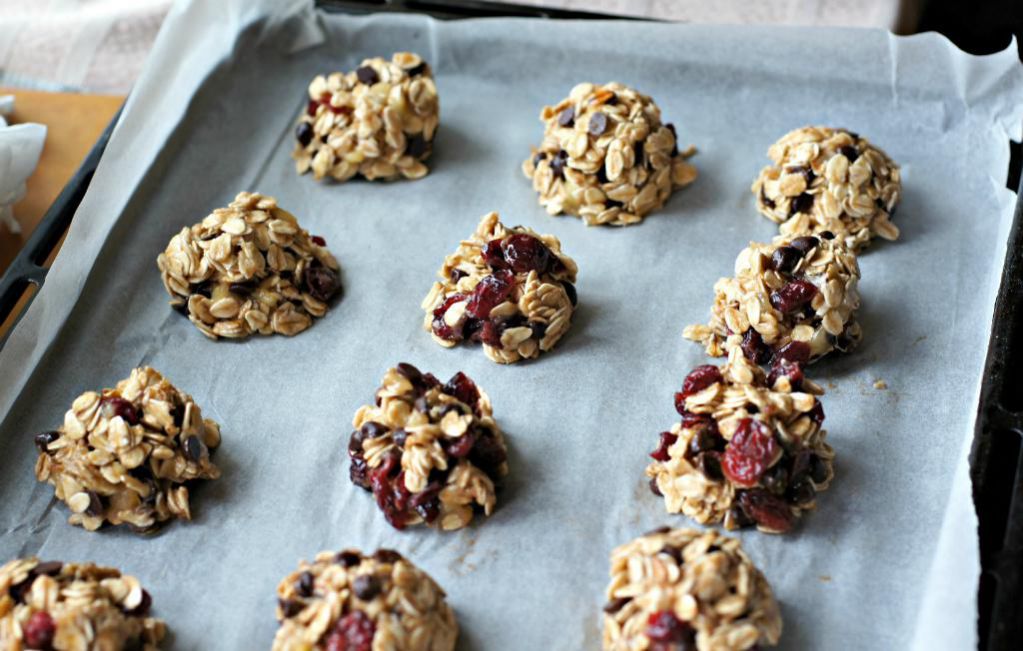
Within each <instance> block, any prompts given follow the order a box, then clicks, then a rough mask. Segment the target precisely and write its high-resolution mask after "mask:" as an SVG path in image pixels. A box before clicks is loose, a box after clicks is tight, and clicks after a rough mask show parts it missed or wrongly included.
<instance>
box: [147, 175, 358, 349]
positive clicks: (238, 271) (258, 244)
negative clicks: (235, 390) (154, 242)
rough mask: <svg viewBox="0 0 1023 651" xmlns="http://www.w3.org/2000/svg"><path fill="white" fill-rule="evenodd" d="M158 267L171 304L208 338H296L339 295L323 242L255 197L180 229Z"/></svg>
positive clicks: (271, 202)
mask: <svg viewBox="0 0 1023 651" xmlns="http://www.w3.org/2000/svg"><path fill="white" fill-rule="evenodd" d="M156 264H157V266H158V267H159V268H160V275H161V276H162V278H163V286H164V287H165V288H166V289H167V293H169V294H170V295H171V297H172V300H171V307H173V308H174V309H176V310H178V311H179V312H181V313H182V314H185V315H187V316H188V319H189V320H190V321H191V322H192V323H193V324H194V325H195V327H197V328H199V330H200V332H202V333H203V334H204V335H206V336H207V337H209V338H211V339H218V338H220V337H225V338H231V339H242V338H245V337H248V336H250V335H255V334H261V335H269V334H282V335H287V336H291V335H296V334H298V333H300V332H302V331H303V330H305V329H306V328H308V327H309V326H310V325H312V322H313V319H316V318H319V317H322V316H323V315H324V314H326V313H327V308H328V305H329V304H330V302H331V300H332V299H333V298H334V297H335V296H336V295H337V294H338V293H339V292H340V290H341V277H340V275H339V272H340V268H339V267H338V264H337V260H335V259H334V256H333V255H331V253H330V251H328V250H327V243H326V241H324V239H323V238H322V237H317V236H315V235H314V236H310V235H309V233H308V231H305V230H303V229H302V228H301V227H300V226H299V225H298V220H297V219H295V216H294V215H292V214H291V213H289V212H288V211H286V210H284V209H282V208H280V207H279V206H278V205H277V200H276V199H274V198H273V197H267V196H264V195H261V194H258V193H254V192H242V193H240V194H239V195H238V196H237V197H235V199H234V201H232V202H231V205H229V206H228V207H227V208H217V209H216V210H214V211H213V212H212V213H211V214H210V215H209V216H207V217H206V218H205V219H203V220H202V221H201V222H199V223H198V224H195V225H194V226H191V227H187V228H183V229H181V232H180V233H178V234H177V235H175V236H174V237H173V238H171V241H170V243H169V244H168V245H167V249H166V250H165V251H164V252H163V253H161V254H160V255H159V257H157V259H156Z"/></svg>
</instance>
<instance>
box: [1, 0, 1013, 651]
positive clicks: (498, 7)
mask: <svg viewBox="0 0 1023 651" xmlns="http://www.w3.org/2000/svg"><path fill="white" fill-rule="evenodd" d="M317 5H318V6H319V7H320V8H322V9H323V10H325V11H330V12H346V13H362V14H365V13H372V12H382V11H386V12H416V13H425V14H429V15H431V16H434V17H436V18H441V19H451V20H456V19H459V18H478V17H488V16H489V17H493V16H520V17H532V18H560V19H600V18H604V19H606V18H615V19H620V18H621V17H618V16H608V15H604V14H597V13H591V12H585V11H574V10H563V9H546V8H538V7H526V6H520V5H512V4H503V3H496V2H483V1H476V0H469V1H461V2H455V1H452V0H432V1H424V0H317ZM118 117H119V114H118V116H115V117H114V119H113V120H112V121H111V123H110V125H109V126H108V127H107V128H106V129H105V130H104V132H103V134H102V135H101V136H100V138H99V140H98V141H97V142H96V144H95V145H94V146H93V148H92V150H91V151H90V153H89V155H88V156H87V157H86V159H85V161H84V162H83V163H82V166H81V167H80V168H79V169H78V171H77V172H76V173H75V175H74V177H73V178H72V179H71V181H70V182H69V183H68V184H67V186H66V187H65V188H64V190H63V191H62V192H61V194H60V195H59V196H58V197H57V199H56V201H54V203H53V205H52V206H51V207H50V209H49V210H48V211H47V213H46V215H45V216H44V217H43V219H42V221H41V222H40V223H39V225H38V226H37V227H36V229H35V231H34V232H33V233H32V234H31V236H30V237H29V239H28V241H27V243H26V245H25V247H24V248H23V249H22V251H21V252H20V253H19V255H18V256H17V257H16V258H15V260H14V261H13V263H12V264H11V266H10V268H9V269H7V271H6V272H5V273H4V275H3V276H2V277H0V323H3V322H5V321H7V320H8V319H9V318H12V323H11V328H10V330H13V327H14V325H16V323H17V320H18V318H19V317H20V316H21V314H23V313H24V309H27V307H28V304H29V303H31V299H32V297H34V295H35V294H32V295H31V296H30V297H29V299H28V300H27V301H25V303H24V307H23V309H22V310H21V312H20V313H18V314H15V310H16V309H18V306H19V301H20V299H21V298H22V296H24V295H25V294H26V292H29V291H30V290H31V289H32V288H33V287H34V288H35V289H36V290H37V291H38V289H39V288H41V287H42V285H43V284H44V283H45V281H46V274H47V271H48V268H47V267H46V266H45V263H46V260H47V259H48V258H49V257H50V255H51V254H52V253H53V251H54V250H55V249H56V247H57V246H58V244H59V242H60V241H61V238H62V236H63V234H64V233H65V232H66V230H67V228H68V226H69V225H70V224H71V219H72V217H73V216H74V214H75V212H76V210H77V209H78V205H79V203H80V202H81V200H82V198H83V197H84V195H85V192H86V190H87V189H88V187H89V183H90V181H91V180H92V176H93V173H94V172H95V171H96V167H97V165H98V164H99V161H100V159H101V157H102V156H103V152H104V150H105V148H106V145H107V142H108V141H109V139H110V135H111V133H112V131H113V128H114V125H115V124H116V123H117V120H118ZM1010 146H1011V148H1012V162H1011V163H1010V166H1009V174H1008V178H1007V179H1006V185H1007V187H1009V188H1011V189H1016V190H1017V200H1016V209H1015V214H1014V219H1013V225H1012V228H1011V231H1010V234H1009V240H1008V244H1007V254H1006V259H1005V266H1004V268H1003V271H1002V279H1001V284H1000V288H999V292H998V296H997V299H996V302H995V312H994V319H993V326H992V331H991V339H990V342H989V344H988V355H987V362H986V365H985V371H984V378H983V382H982V386H981V394H980V401H979V404H978V406H977V409H978V412H977V414H978V418H977V429H976V432H975V434H974V440H973V446H972V450H971V455H970V474H971V479H972V482H973V496H974V503H975V505H976V508H977V513H978V516H979V521H980V529H979V534H980V552H981V565H982V574H981V578H980V584H979V586H977V590H978V596H979V600H978V603H979V613H978V633H979V645H978V647H979V648H980V649H983V650H985V651H1003V650H1004V651H1008V650H1010V649H1019V648H1023V618H1021V617H1020V616H1019V609H1020V604H1021V603H1023V342H1021V341H1019V340H1017V335H1021V336H1023V182H1021V181H1023V179H1021V176H1023V175H1021V167H1023V165H1021V160H1023V156H1021V155H1020V150H1021V147H1020V145H1019V143H1010ZM8 333H9V331H8ZM6 340H7V335H4V336H3V337H2V338H0V348H3V345H4V344H5V343H6Z"/></svg>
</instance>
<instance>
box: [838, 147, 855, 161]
mask: <svg viewBox="0 0 1023 651" xmlns="http://www.w3.org/2000/svg"><path fill="white" fill-rule="evenodd" d="M838 152H839V153H840V154H842V155H843V156H845V157H846V158H848V159H849V162H850V163H853V162H855V161H856V159H857V158H859V157H860V150H859V149H857V148H856V147H853V146H852V145H846V146H845V147H839V148H838Z"/></svg>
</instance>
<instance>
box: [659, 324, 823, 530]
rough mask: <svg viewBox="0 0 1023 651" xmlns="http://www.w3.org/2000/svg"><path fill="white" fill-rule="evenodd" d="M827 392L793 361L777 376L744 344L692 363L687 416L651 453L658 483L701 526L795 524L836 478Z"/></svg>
mask: <svg viewBox="0 0 1023 651" xmlns="http://www.w3.org/2000/svg"><path fill="white" fill-rule="evenodd" d="M792 345H793V346H795V347H799V346H801V345H802V346H805V344H792ZM822 393H823V390H822V389H821V388H820V387H818V386H817V385H815V384H814V383H813V382H811V381H810V380H808V379H805V378H804V377H803V373H802V370H801V368H800V366H799V364H798V363H789V362H787V361H786V360H784V359H780V360H779V362H778V363H777V364H776V365H775V366H774V367H773V368H772V369H771V372H770V373H769V374H766V373H764V371H763V370H761V369H760V367H758V366H756V365H754V364H751V363H749V362H748V361H746V359H745V358H744V357H742V355H741V354H740V353H739V352H738V351H736V352H735V353H733V354H732V357H731V359H730V360H729V362H728V363H727V364H724V365H723V366H720V367H719V366H712V365H705V366H699V367H697V368H695V369H693V371H692V372H691V373H690V374H689V375H688V376H686V379H685V381H684V382H683V384H682V390H681V391H680V392H678V393H676V394H675V408H676V410H677V411H678V412H679V414H680V415H681V416H682V421H681V422H680V423H676V424H675V425H674V426H673V427H672V428H671V430H670V431H667V432H662V433H661V435H660V441H659V442H658V445H657V449H655V450H654V451H653V452H652V453H651V454H650V457H651V458H652V459H653V462H651V463H650V465H649V466H648V467H647V469H646V474H647V476H648V477H650V478H651V481H650V488H651V490H653V491H654V493H655V494H656V495H663V496H664V506H665V509H666V510H667V511H668V512H669V513H683V514H685V515H687V516H689V517H691V518H693V519H694V520H696V521H697V522H699V523H701V524H713V523H718V522H722V521H723V522H724V525H725V527H726V528H728V529H738V528H740V527H744V526H749V525H756V527H757V528H758V529H759V530H761V531H764V532H768V533H784V532H786V531H789V530H790V529H791V528H792V527H793V526H794V525H795V522H796V520H797V519H798V518H799V517H800V516H801V515H802V514H803V513H804V512H806V511H809V510H812V509H814V508H816V497H817V493H819V492H821V491H823V490H826V489H827V488H828V486H829V485H830V484H831V479H832V477H833V476H834V469H833V459H834V456H835V454H834V451H833V450H832V449H831V446H829V445H828V444H827V443H826V442H825V438H826V437H827V432H825V431H824V430H823V429H821V425H822V423H823V422H824V410H823V409H822V408H821V403H820V401H819V400H818V399H817V395H820V394H822Z"/></svg>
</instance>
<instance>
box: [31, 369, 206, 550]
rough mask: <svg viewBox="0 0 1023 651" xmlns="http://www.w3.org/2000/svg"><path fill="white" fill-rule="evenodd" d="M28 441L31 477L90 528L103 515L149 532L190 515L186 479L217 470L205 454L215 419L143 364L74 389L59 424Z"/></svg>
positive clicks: (107, 520)
mask: <svg viewBox="0 0 1023 651" xmlns="http://www.w3.org/2000/svg"><path fill="white" fill-rule="evenodd" d="M35 443H36V447H37V448H38V449H39V458H38V459H37V460H36V468H35V474H36V479H38V480H39V481H45V482H49V483H50V484H52V485H53V486H54V489H55V494H56V497H57V499H59V500H61V501H63V502H64V503H65V504H67V506H68V508H69V509H71V517H70V518H69V519H68V522H70V523H71V524H75V525H80V526H82V527H85V528H86V529H88V530H90V531H95V530H96V529H99V528H100V527H101V526H103V524H105V523H109V524H112V525H119V524H127V525H129V526H130V527H131V529H132V530H134V531H136V532H137V533H148V532H150V531H153V530H155V529H156V528H157V527H158V526H159V525H160V523H162V522H165V521H167V520H170V519H172V518H180V519H183V520H189V519H191V509H190V507H189V505H188V483H189V482H191V481H193V480H197V479H217V478H218V477H220V470H219V469H218V468H217V467H216V466H215V465H213V462H212V461H211V460H210V454H211V453H212V451H213V450H214V449H216V448H217V447H218V446H219V445H220V426H219V425H217V423H216V422H215V421H213V420H211V419H209V418H203V417H202V411H201V410H200V409H199V406H198V405H196V404H195V402H193V401H192V396H190V395H188V394H187V393H184V392H182V391H180V390H178V389H177V388H176V387H175V386H174V385H172V384H171V383H170V382H168V381H167V380H165V379H164V378H163V376H162V375H160V374H159V373H157V372H156V371H155V370H153V369H152V368H149V367H148V366H147V367H143V368H137V369H135V370H133V371H132V372H131V375H130V376H129V377H128V379H126V380H121V381H120V382H118V383H117V387H116V388H113V389H104V390H103V391H101V392H99V393H97V392H95V391H87V392H85V393H83V394H82V395H80V396H78V398H76V399H75V401H74V402H73V403H72V404H71V409H69V410H68V411H67V413H65V414H64V424H63V425H62V426H61V427H60V428H59V429H57V430H55V431H51V432H43V433H42V434H38V435H36V437H35Z"/></svg>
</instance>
